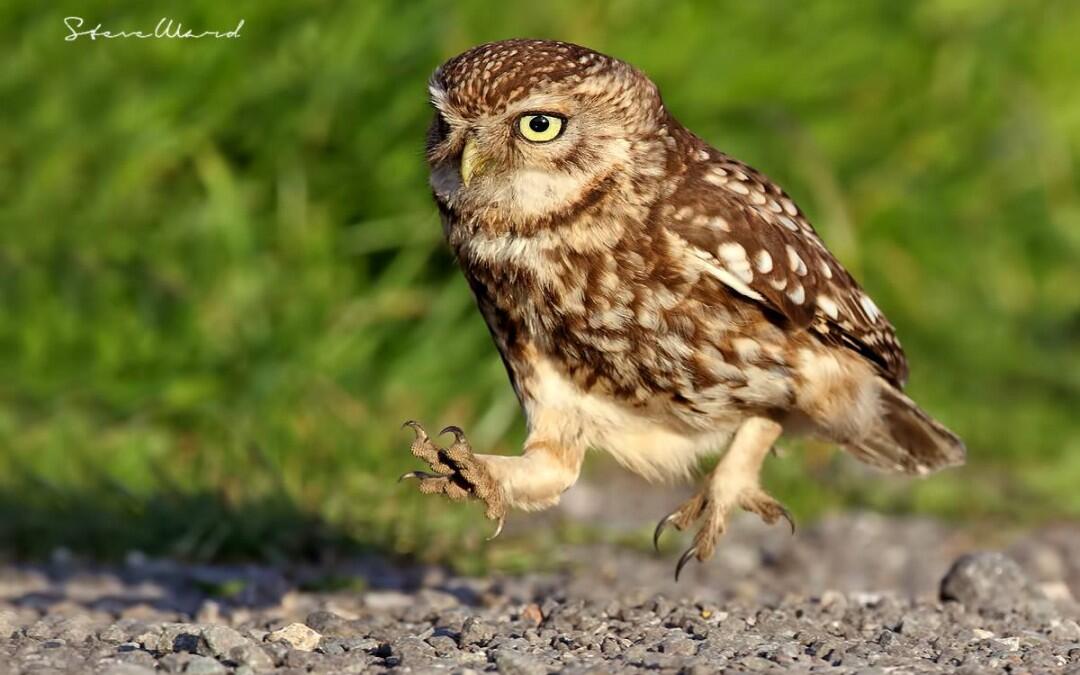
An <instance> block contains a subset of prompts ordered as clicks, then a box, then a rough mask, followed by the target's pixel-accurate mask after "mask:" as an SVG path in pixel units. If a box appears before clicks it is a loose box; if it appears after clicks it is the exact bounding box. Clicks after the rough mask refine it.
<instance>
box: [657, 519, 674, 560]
mask: <svg viewBox="0 0 1080 675" xmlns="http://www.w3.org/2000/svg"><path fill="white" fill-rule="evenodd" d="M675 513H676V512H675V511H672V512H671V513H669V514H667V515H666V516H664V517H663V518H661V519H660V522H659V523H657V524H656V529H655V530H653V533H652V545H653V548H655V549H656V552H657V553H659V552H660V535H662V534H663V533H664V530H666V529H667V528H668V525H670V524H671V521H672V520H674V519H675Z"/></svg>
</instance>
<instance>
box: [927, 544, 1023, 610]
mask: <svg viewBox="0 0 1080 675" xmlns="http://www.w3.org/2000/svg"><path fill="white" fill-rule="evenodd" d="M940 597H941V599H942V600H944V601H955V602H960V603H962V604H963V605H964V606H965V607H967V608H968V609H969V610H973V611H992V612H997V613H1001V612H1007V611H1009V610H1010V609H1018V608H1021V607H1023V606H1024V605H1025V604H1026V603H1030V602H1031V601H1033V600H1042V599H1044V596H1043V594H1042V592H1041V591H1040V590H1039V589H1038V588H1037V587H1036V586H1035V584H1034V583H1032V581H1031V580H1030V579H1029V578H1028V577H1027V575H1026V574H1024V571H1023V570H1022V569H1020V565H1018V564H1017V563H1016V561H1014V560H1013V559H1012V558H1009V557H1007V556H1005V555H1004V554H1002V553H997V552H991V553H971V554H968V555H965V556H962V557H960V558H958V559H957V560H956V562H955V563H953V565H952V567H951V568H950V569H949V571H948V573H947V574H946V575H945V577H944V578H943V579H942V580H941V591H940Z"/></svg>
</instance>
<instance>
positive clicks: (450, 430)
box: [439, 424, 468, 443]
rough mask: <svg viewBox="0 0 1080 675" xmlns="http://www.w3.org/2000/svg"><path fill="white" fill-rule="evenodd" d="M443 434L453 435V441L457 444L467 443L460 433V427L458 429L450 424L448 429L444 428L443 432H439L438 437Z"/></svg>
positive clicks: (463, 433)
mask: <svg viewBox="0 0 1080 675" xmlns="http://www.w3.org/2000/svg"><path fill="white" fill-rule="evenodd" d="M444 434H453V435H454V440H455V441H457V442H458V443H467V442H468V441H467V440H466V439H465V432H464V431H462V430H461V427H459V426H455V425H453V424H451V425H450V426H448V427H444V428H443V430H442V431H440V432H439V435H440V436H442V435H444Z"/></svg>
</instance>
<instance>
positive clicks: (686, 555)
mask: <svg viewBox="0 0 1080 675" xmlns="http://www.w3.org/2000/svg"><path fill="white" fill-rule="evenodd" d="M697 553H698V547H697V544H694V545H693V546H691V547H690V548H688V549H686V550H685V551H684V552H683V554H682V555H681V556H679V562H677V563H675V583H678V582H679V574H680V573H681V572H682V569H683V567H685V566H686V563H688V562H690V559H691V558H693V557H695V556H696V555H697Z"/></svg>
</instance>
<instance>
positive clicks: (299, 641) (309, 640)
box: [266, 623, 322, 652]
mask: <svg viewBox="0 0 1080 675" xmlns="http://www.w3.org/2000/svg"><path fill="white" fill-rule="evenodd" d="M321 639H322V635H319V634H318V633H317V632H316V631H314V630H312V629H311V628H309V627H307V626H305V625H304V624H302V623H291V624H289V625H288V626H285V627H284V628H282V629H281V630H276V631H274V632H272V633H270V634H269V635H267V636H266V641H267V642H277V641H278V640H284V641H285V642H288V643H289V644H290V645H292V647H293V649H299V650H300V651H304V652H310V651H312V650H313V649H315V648H316V647H318V646H319V640H321Z"/></svg>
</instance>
